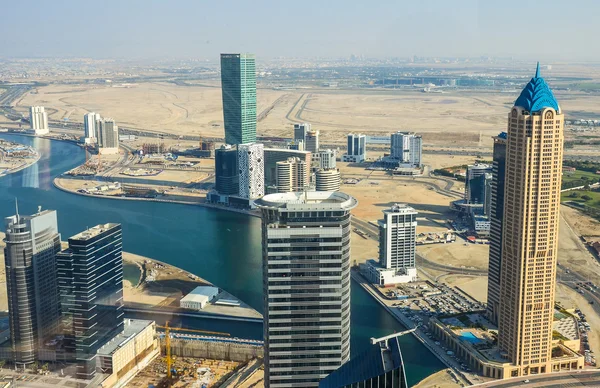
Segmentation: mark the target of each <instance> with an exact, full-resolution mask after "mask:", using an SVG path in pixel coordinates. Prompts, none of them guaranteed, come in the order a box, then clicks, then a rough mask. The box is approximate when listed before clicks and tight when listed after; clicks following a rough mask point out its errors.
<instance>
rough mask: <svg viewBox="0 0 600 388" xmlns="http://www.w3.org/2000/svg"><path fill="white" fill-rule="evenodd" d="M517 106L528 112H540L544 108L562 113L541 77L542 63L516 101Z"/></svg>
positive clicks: (538, 65)
mask: <svg viewBox="0 0 600 388" xmlns="http://www.w3.org/2000/svg"><path fill="white" fill-rule="evenodd" d="M515 106H518V107H521V108H523V109H525V110H526V111H528V112H539V111H541V110H542V109H544V108H552V109H554V110H555V111H557V112H559V113H560V107H559V105H558V101H556V98H554V94H553V93H552V90H550V87H549V86H548V84H547V83H546V81H545V80H544V79H543V78H542V77H540V63H539V62H538V64H537V69H536V71H535V76H534V77H533V78H532V79H531V80H530V81H529V83H528V84H527V85H525V88H524V89H523V91H522V92H521V95H520V96H519V98H517V100H516V101H515Z"/></svg>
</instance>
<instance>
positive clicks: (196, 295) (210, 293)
mask: <svg viewBox="0 0 600 388" xmlns="http://www.w3.org/2000/svg"><path fill="white" fill-rule="evenodd" d="M218 293H219V288H218V287H213V286H198V287H196V288H194V289H193V290H192V291H190V293H189V294H187V295H186V296H184V297H183V298H181V301H182V302H203V301H205V300H206V298H207V297H208V299H212V297H214V296H216V295H217V294H218Z"/></svg>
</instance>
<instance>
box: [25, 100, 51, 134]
mask: <svg viewBox="0 0 600 388" xmlns="http://www.w3.org/2000/svg"><path fill="white" fill-rule="evenodd" d="M29 122H30V124H31V130H32V131H33V133H34V134H36V135H45V134H47V133H50V129H49V128H48V113H47V112H46V111H45V110H44V107H43V106H32V107H30V108H29Z"/></svg>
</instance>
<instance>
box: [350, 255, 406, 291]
mask: <svg viewBox="0 0 600 388" xmlns="http://www.w3.org/2000/svg"><path fill="white" fill-rule="evenodd" d="M360 271H361V273H362V274H363V275H364V276H365V277H366V278H367V280H368V281H370V282H371V283H373V284H377V285H380V286H384V287H385V286H390V285H393V284H398V283H409V282H413V281H415V280H417V269H416V268H407V269H406V270H401V271H396V270H395V269H393V268H384V267H382V266H381V265H380V264H379V263H378V262H376V261H375V260H373V259H370V260H367V262H366V263H365V264H361V266H360Z"/></svg>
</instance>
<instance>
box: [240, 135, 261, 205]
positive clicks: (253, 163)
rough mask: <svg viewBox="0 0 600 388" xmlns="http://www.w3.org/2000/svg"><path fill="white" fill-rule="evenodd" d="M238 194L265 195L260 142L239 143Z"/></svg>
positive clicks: (253, 197)
mask: <svg viewBox="0 0 600 388" xmlns="http://www.w3.org/2000/svg"><path fill="white" fill-rule="evenodd" d="M237 147H238V166H239V172H240V177H239V183H240V190H239V194H238V195H239V196H240V197H242V198H245V199H256V198H260V197H262V196H263V195H265V155H264V146H263V145H262V144H260V143H250V144H239V145H238V146H237Z"/></svg>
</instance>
